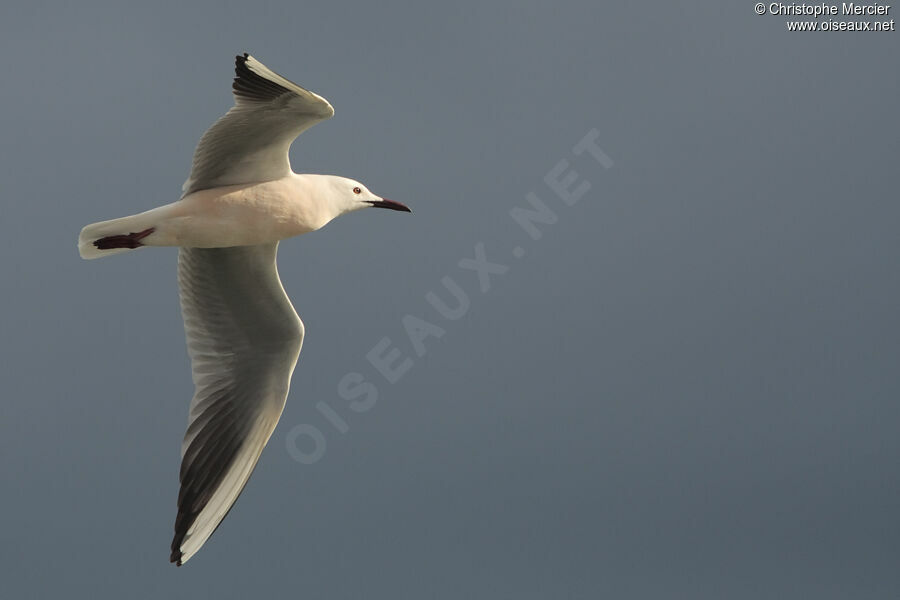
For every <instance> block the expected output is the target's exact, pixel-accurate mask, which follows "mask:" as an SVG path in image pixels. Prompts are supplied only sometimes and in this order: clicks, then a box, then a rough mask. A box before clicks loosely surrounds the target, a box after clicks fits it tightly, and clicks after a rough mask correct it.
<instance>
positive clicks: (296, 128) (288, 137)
mask: <svg viewBox="0 0 900 600" xmlns="http://www.w3.org/2000/svg"><path fill="white" fill-rule="evenodd" d="M234 71H235V78H234V84H232V90H233V92H234V106H233V107H232V108H231V110H229V111H228V112H227V113H225V115H224V116H223V117H221V118H220V119H219V120H218V121H216V122H215V123H214V124H213V126H212V127H210V128H209V129H207V130H206V133H204V134H203V137H202V138H200V143H199V144H197V149H196V150H195V151H194V161H193V164H192V166H191V174H190V177H188V180H187V181H185V182H184V186H183V187H182V192H183V195H185V196H186V195H188V194H190V193H192V192H196V191H198V190H205V189H208V188H213V187H221V186H225V185H235V184H241V183H257V182H260V181H271V180H273V179H279V178H281V177H284V176H286V175H288V174H290V172H291V164H290V160H289V158H288V149H289V148H290V146H291V142H293V141H294V138H296V137H297V136H298V135H300V134H301V133H303V132H304V131H305V130H307V129H309V128H310V127H312V126H313V125H315V124H316V123H318V122H319V121H324V120H325V119H328V118H330V117H332V116H333V115H334V109H333V108H332V107H331V105H330V104H329V103H328V100H326V99H325V98H322V97H321V96H319V95H317V94H314V93H312V92H310V91H308V90H305V89H303V88H302V87H300V86H299V85H297V84H296V83H292V82H290V81H288V80H287V79H285V78H284V77H282V76H281V75H278V74H277V73H275V72H274V71H271V70H269V69H268V68H267V67H266V66H265V65H264V64H262V63H261V62H259V61H258V60H256V59H255V58H253V57H252V56H250V55H249V54H244V55H243V56H237V57H236V58H235V68H234Z"/></svg>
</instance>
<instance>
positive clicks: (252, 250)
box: [78, 54, 409, 566]
mask: <svg viewBox="0 0 900 600" xmlns="http://www.w3.org/2000/svg"><path fill="white" fill-rule="evenodd" d="M235 74H236V77H235V79H234V83H233V85H232V91H233V93H234V98H235V105H234V107H232V108H231V110H229V111H228V113H226V114H225V115H224V116H223V117H221V118H220V119H219V120H218V121H216V122H215V123H214V124H213V126H212V127H210V128H209V129H208V130H207V131H206V133H204V134H203V137H202V138H201V139H200V143H199V144H198V146H197V149H196V150H195V152H194V158H193V163H192V167H191V173H190V176H189V177H188V180H187V181H186V182H185V184H184V186H183V187H182V192H183V193H182V197H181V199H180V200H178V201H177V202H174V203H172V204H167V205H165V206H160V207H159V208H154V209H152V210H148V211H146V212H142V213H140V214H136V215H132V216H128V217H122V218H119V219H113V220H110V221H103V222H100V223H94V224H92V225H88V226H87V227H85V228H84V229H82V230H81V234H80V235H79V239H78V250H79V253H80V254H81V256H82V257H83V258H86V259H93V258H99V257H101V256H109V255H113V254H117V253H121V252H128V251H131V250H135V249H138V248H142V247H149V246H178V247H179V252H178V288H179V297H180V300H181V312H182V316H183V318H184V328H185V333H186V336H187V346H188V354H189V356H190V358H191V370H192V375H193V381H194V396H193V399H192V400H191V404H190V410H189V416H188V428H187V431H186V432H185V435H184V440H183V442H182V447H181V456H182V460H181V470H180V475H179V480H180V483H181V487H180V491H179V494H178V513H177V516H176V518H175V536H174V538H173V540H172V546H171V554H170V560H171V561H172V562H174V563H175V564H176V565H178V566H180V565H182V564H183V563H184V562H186V561H187V560H188V559H189V558H191V557H192V556H193V555H194V554H195V553H196V552H197V551H198V550H199V549H200V547H201V546H202V545H203V544H204V543H205V542H206V540H207V539H208V538H209V536H211V535H212V534H213V532H214V531H215V530H216V528H217V527H218V526H219V524H220V523H221V521H222V519H224V518H225V515H227V514H228V511H229V510H231V507H232V505H233V504H234V502H235V500H237V497H238V496H239V495H240V493H241V491H242V490H243V488H244V486H245V485H246V483H247V481H248V479H249V478H250V475H251V473H252V472H253V469H254V468H255V466H256V463H257V460H258V459H259V456H260V453H261V452H262V450H263V448H264V447H265V445H266V442H267V441H268V440H269V437H270V436H271V435H272V432H273V430H274V429H275V426H276V424H277V423H278V419H279V418H280V416H281V412H282V409H283V408H284V404H285V401H286V399H287V395H288V389H289V387H290V382H291V376H292V374H293V371H294V366H295V365H296V363H297V358H298V356H299V354H300V348H301V346H302V345H303V335H304V327H303V322H302V321H301V320H300V317H299V316H298V315H297V313H296V311H295V310H294V307H293V306H292V305H291V302H290V300H289V298H288V297H287V294H286V293H285V291H284V288H283V286H282V285H281V280H280V279H279V277H278V269H277V267H276V264H275V258H276V253H277V249H278V242H279V241H280V240H283V239H286V238H289V237H293V236H296V235H300V234H303V233H307V232H310V231H314V230H316V229H319V228H321V227H323V226H324V225H325V224H326V223H328V222H329V221H331V220H332V219H334V218H335V217H338V216H340V215H342V214H344V213H347V212H351V211H355V210H358V209H361V208H366V207H369V206H375V207H380V208H388V209H391V210H398V211H405V212H409V209H408V208H407V207H406V206H404V205H402V204H400V203H399V202H394V201H392V200H387V199H385V198H381V197H379V196H376V195H375V194H373V193H372V192H370V191H369V190H368V189H367V188H366V187H365V186H364V185H362V184H361V183H359V182H358V181H354V180H352V179H348V178H345V177H338V176H335V175H311V174H304V175H298V174H296V173H294V172H293V171H292V170H291V166H290V160H289V158H288V150H289V149H290V145H291V143H292V142H293V140H294V138H296V137H297V136H298V135H299V134H300V133H302V132H303V131H305V130H306V129H308V128H309V127H311V126H312V125H314V124H316V123H318V122H319V121H322V120H324V119H328V118H330V117H331V116H332V115H333V114H334V109H333V108H332V107H331V105H330V104H329V103H328V101H327V100H325V99H324V98H322V97H321V96H318V95H317V94H314V93H312V92H310V91H308V90H306V89H304V88H302V87H300V86H298V85H297V84H295V83H292V82H291V81H288V80H287V79H285V78H284V77H282V76H280V75H278V74H277V73H275V72H273V71H271V70H269V69H268V68H267V67H266V66H265V65H263V64H262V63H260V62H259V61H257V60H256V59H254V58H253V57H252V56H250V55H248V54H244V55H243V56H238V57H236V63H235Z"/></svg>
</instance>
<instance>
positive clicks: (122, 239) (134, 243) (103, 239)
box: [78, 211, 158, 260]
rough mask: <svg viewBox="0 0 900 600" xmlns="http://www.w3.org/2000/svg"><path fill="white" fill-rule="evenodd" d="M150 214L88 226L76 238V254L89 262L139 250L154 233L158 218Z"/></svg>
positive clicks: (145, 213)
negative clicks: (145, 239) (102, 257)
mask: <svg viewBox="0 0 900 600" xmlns="http://www.w3.org/2000/svg"><path fill="white" fill-rule="evenodd" d="M152 212H153V211H148V212H144V213H140V214H138V215H131V216H130V217H122V218H120V219H112V220H110V221H101V222H99V223H93V224H91V225H88V226H87V227H85V228H84V229H82V230H81V234H80V235H79V236H78V253H79V254H80V255H81V258H84V259H87V260H90V259H93V258H100V257H101V256H110V255H113V254H119V253H120V252H127V251H129V250H134V249H136V248H140V247H141V246H143V245H144V243H143V240H144V238H146V237H147V236H148V235H150V234H151V233H153V232H154V231H155V227H154V225H155V221H156V219H157V218H158V217H157V215H153V214H151V213H152Z"/></svg>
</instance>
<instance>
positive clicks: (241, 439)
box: [170, 243, 303, 565]
mask: <svg viewBox="0 0 900 600" xmlns="http://www.w3.org/2000/svg"><path fill="white" fill-rule="evenodd" d="M277 247H278V244H277V243H273V244H262V245H259V246H240V247H234V248H181V249H180V250H179V255H178V285H179V290H180V297H181V311H182V315H183V317H184V327H185V332H186V334H187V343H188V353H189V354H190V357H191V367H192V372H193V379H194V386H195V392H194V398H193V400H192V401H191V408H190V418H189V425H188V429H187V433H186V434H185V436H184V443H183V444H182V449H181V454H182V461H181V475H180V479H181V490H180V492H179V494H178V516H177V517H176V519H175V538H174V539H173V540H172V554H171V557H170V560H171V561H172V562H174V563H176V564H178V565H181V564H182V563H184V562H185V561H187V560H188V559H189V558H190V557H191V556H192V555H193V554H194V553H195V552H197V550H199V549H200V547H201V546H202V545H203V543H204V542H205V541H206V540H207V539H208V538H209V536H211V535H212V534H213V532H214V531H215V530H216V528H217V527H218V526H219V523H221V521H222V519H224V518H225V515H227V514H228V511H229V510H230V509H231V506H232V505H233V504H234V502H235V500H237V497H238V496H239V495H240V493H241V491H242V490H243V488H244V485H245V484H246V483H247V480H248V479H249V478H250V474H251V473H252V472H253V469H254V467H255V466H256V462H257V460H258V459H259V455H260V453H261V452H262V450H263V448H264V447H265V445H266V442H267V441H268V440H269V436H270V435H271V434H272V431H273V430H274V429H275V425H276V424H277V423H278V419H279V417H280V416H281V411H282V409H283V408H284V403H285V399H286V398H287V393H288V387H289V386H290V381H291V373H292V372H293V370H294V365H295V364H296V362H297V357H298V356H299V354H300V346H301V344H302V342H303V323H302V322H301V321H300V318H299V317H298V316H297V313H296V312H295V311H294V308H293V306H291V303H290V300H289V299H288V297H287V294H285V291H284V288H283V287H282V285H281V281H280V280H279V278H278V271H277V269H276V266H275V255H276V252H277Z"/></svg>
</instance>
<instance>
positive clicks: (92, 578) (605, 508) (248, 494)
mask: <svg viewBox="0 0 900 600" xmlns="http://www.w3.org/2000/svg"><path fill="white" fill-rule="evenodd" d="M18 4H19V5H18V6H7V7H5V8H4V10H3V17H2V20H0V50H2V57H3V72H4V83H3V85H2V88H0V97H2V106H3V111H2V113H0V120H2V122H0V125H2V128H0V131H2V142H0V143H2V146H3V154H2V156H3V158H2V160H0V182H2V191H3V194H2V196H3V200H2V228H3V235H2V236H0V263H2V265H0V268H2V273H3V274H4V276H5V284H4V287H3V294H2V297H0V308H2V310H3V314H4V315H5V317H4V318H3V319H2V320H0V327H2V332H0V333H2V336H0V339H2V345H0V352H2V356H0V358H2V362H0V375H2V381H3V384H4V387H5V393H4V400H3V402H2V403H0V428H2V431H0V477H2V479H3V482H4V488H3V489H4V491H3V494H2V510H0V530H2V531H3V538H4V539H3V543H2V544H0V596H3V597H4V598H30V597H41V598H46V597H57V596H65V597H78V598H80V597H84V598H88V597H89V598H96V597H111V598H160V597H191V596H194V597H216V598H248V597H279V598H280V597H290V598H390V599H394V598H411V599H421V598H447V599H458V598H491V599H493V598H517V599H531V598H534V599H538V598H540V599H545V598H585V599H595V598H602V597H608V598H635V599H643V598H648V599H656V598H690V599H698V598H710V599H721V598H731V599H743V598H746V599H754V600H756V599H759V598H818V599H825V598H850V597H852V598H895V597H897V596H898V595H900V569H898V568H897V565H898V564H900V563H898V561H900V543H898V539H900V437H898V435H897V433H898V429H900V404H898V399H900V369H898V359H900V336H898V333H900V322H898V305H900V280H898V268H897V261H898V256H900V236H898V234H897V231H898V226H900V206H898V203H897V185H896V182H897V167H898V159H900V135H898V134H900V127H898V119H897V107H898V106H900V79H898V77H897V73H898V69H897V67H898V65H897V58H898V56H900V52H898V50H900V47H898V42H900V38H898V35H900V33H897V32H881V33H865V32H859V33H855V32H854V33H851V32H824V33H821V32H794V33H791V32H788V31H787V28H786V26H785V17H777V16H772V15H764V16H758V15H756V14H755V13H754V7H753V3H752V2H743V1H742V2H727V3H726V2H712V1H707V2H696V1H695V2H691V1H687V2H677V3H675V2H672V3H661V2H660V3H636V2H628V3H626V2H607V3H598V2H581V3H568V2H564V3H557V4H551V3H545V2H527V1H526V2H515V3H506V4H505V5H503V6H501V5H499V4H497V5H495V4H492V5H490V6H485V3H480V2H479V3H472V2H450V3H444V4H443V5H440V6H437V5H424V4H421V3H400V2H380V3H372V2H354V3H336V2H314V3H303V2H287V1H284V0H281V1H276V2H258V3H247V2H196V3H174V2H172V3H166V2H154V3H139V4H135V3H121V2H117V3H112V2H110V3H107V4H102V5H101V4H99V3H91V2H69V3H40V2H35V3H28V4H27V5H26V3H18ZM184 4H189V6H185V5H184ZM604 5H605V6H604ZM892 10H893V9H892ZM891 16H893V15H891ZM838 19H843V17H838ZM244 51H247V52H250V53H252V54H253V55H254V56H256V57H257V58H258V59H260V60H261V61H262V62H264V63H265V64H266V65H267V66H269V67H270V68H272V69H274V70H276V71H278V72H280V73H282V74H283V75H285V76H286V77H288V78H290V79H292V80H294V81H296V82H297V83H299V84H301V85H303V86H305V87H308V88H309V89H312V90H314V91H316V92H317V93H319V94H322V95H323V96H325V97H326V98H328V99H329V101H330V102H331V103H332V104H333V106H334V107H335V110H336V116H335V117H334V119H332V120H330V121H327V122H325V123H322V124H320V125H318V126H316V127H314V128H313V129H311V130H310V131H308V132H306V133H304V134H303V135H302V136H301V138H300V139H299V140H298V142H297V143H296V144H295V145H294V147H293V149H292V153H291V157H292V163H293V167H294V170H296V171H298V172H311V173H334V174H340V175H345V176H349V177H353V178H355V179H359V180H360V181H362V182H364V183H365V184H366V185H367V186H368V187H370V188H371V189H372V190H373V191H374V192H375V193H378V194H381V195H384V196H386V197H388V198H392V199H395V200H398V201H401V202H404V203H406V204H408V205H410V206H411V207H412V208H413V213H412V214H411V215H407V214H402V213H395V212H390V211H362V212H357V213H354V214H352V215H349V216H346V217H343V218H342V219H339V220H338V221H336V222H334V223H332V224H330V225H328V226H327V227H326V228H325V229H324V230H323V231H320V232H316V233H314V234H311V235H308V236H303V237H301V238H299V239H292V240H288V241H286V242H284V243H282V245H281V249H280V254H279V270H280V273H281V278H282V280H283V282H284V286H285V288H286V289H287V291H288V293H289V294H290V296H291V297H292V299H293V302H294V305H295V306H296V308H297V310H298V312H299V313H300V315H301V317H302V318H303V320H304V322H305V323H306V330H307V338H306V340H305V343H304V347H303V352H302V354H301V357H300V361H299V364H298V366H297V369H296V371H295V373H294V377H293V389H292V390H291V395H290V397H289V399H288V404H287V407H286V409H285V411H284V414H283V416H282V419H281V423H280V424H279V426H278V429H276V431H275V433H274V435H273V436H272V438H271V440H270V442H269V445H268V447H267V449H266V451H265V452H264V453H263V456H262V459H261V460H260V463H259V466H258V468H257V470H256V472H255V474H254V476H253V478H252V479H251V481H250V483H249V484H248V486H247V488H246V490H245V492H244V494H243V495H242V497H241V498H240V499H239V500H238V502H237V504H236V505H235V507H234V510H233V511H232V512H231V514H230V515H229V517H228V518H227V519H226V520H225V521H224V522H223V524H222V526H221V527H220V528H219V530H218V531H217V532H216V534H215V535H214V536H213V537H212V538H211V539H210V540H209V542H208V543H207V544H206V545H205V546H204V548H203V549H202V550H201V551H200V552H199V553H198V554H197V555H196V556H195V557H194V558H193V559H192V560H191V561H190V562H189V563H188V564H186V565H185V566H184V567H182V568H181V569H176V568H175V567H173V566H172V565H170V564H169V563H168V560H167V558H168V546H169V543H170V541H171V536H172V523H173V521H174V517H175V500H176V496H177V492H178V463H179V451H180V444H181V437H182V435H183V433H184V427H185V424H186V419H187V407H188V403H189V401H190V397H191V394H192V385H191V378H190V370H189V362H188V359H187V353H186V349H185V343H184V337H183V330H182V322H181V317H180V314H179V308H178V300H177V289H176V281H175V258H176V250H175V249H172V248H162V249H160V248H153V249H149V250H142V251H140V252H135V253H129V254H126V255H120V256H115V257H111V258H107V259H103V260H100V261H93V262H84V261H82V260H81V259H80V258H79V257H78V253H77V251H76V248H75V241H76V238H77V235H78V231H79V230H80V228H81V227H82V226H84V225H85V224H87V223H90V222H94V221H98V220H103V219H108V218H113V217H118V216H124V215H127V214H132V213H135V212H140V211H143V210H147V209H149V208H152V207H154V206H158V205H161V204H165V203H168V202H173V201H175V200H177V199H178V197H179V193H180V187H181V184H182V182H183V181H184V179H185V178H186V177H187V174H188V169H189V165H190V157H191V153H192V151H193V148H194V145H195V144H196V142H197V140H198V139H199V137H200V135H201V134H202V133H203V131H204V130H205V129H206V128H207V127H208V126H209V125H210V124H211V123H212V122H213V121H214V120H215V119H216V118H217V117H218V116H220V115H221V114H222V113H224V111H225V110H227V108H228V107H229V106H230V105H231V96H230V93H229V90H230V87H229V86H230V80H231V77H232V74H233V60H234V55H235V54H236V53H239V52H244ZM535 198H536V199H537V200H535ZM534 202H538V203H539V205H540V204H542V205H543V206H545V207H546V212H543V213H541V215H540V221H543V222H537V221H535V218H536V216H535V214H534V213H527V212H524V209H529V208H530V207H531V208H532V209H533V206H534V204H533V203H534ZM486 263H489V264H488V266H487V267H486V266H485V264H486ZM474 265H478V266H477V268H473V266H474ZM429 294H432V295H429ZM409 329H412V330H413V332H414V333H415V334H416V335H414V336H413V337H416V336H418V337H417V339H418V343H416V342H415V341H414V340H411V338H410V335H409V333H408V331H407V330H409ZM385 356H392V357H393V358H391V359H390V362H391V368H390V369H387V368H385V367H384V366H383V365H382V366H381V368H379V364H381V362H384V359H383V357H385ZM379 357H382V358H379ZM348 374H358V375H350V377H351V378H354V379H352V380H353V381H358V378H362V379H364V380H365V381H366V382H368V383H369V384H371V386H372V387H371V388H370V389H372V390H374V391H375V392H377V398H375V397H374V396H370V397H367V398H365V399H359V398H357V399H355V401H348V398H347V394H346V393H342V392H341V389H339V384H340V382H341V381H342V380H344V378H345V377H348ZM345 391H346V390H345ZM375 392H373V393H375Z"/></svg>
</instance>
